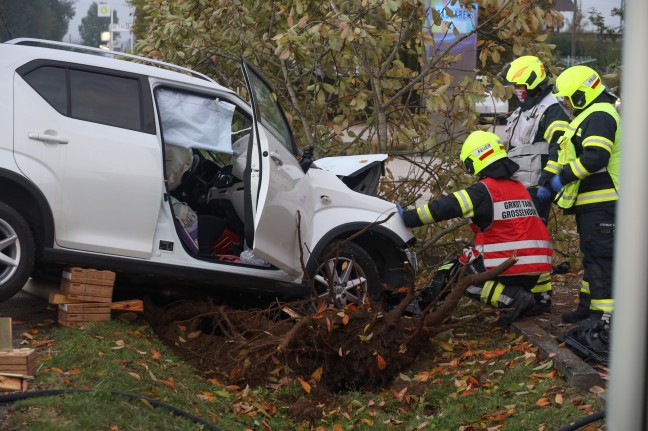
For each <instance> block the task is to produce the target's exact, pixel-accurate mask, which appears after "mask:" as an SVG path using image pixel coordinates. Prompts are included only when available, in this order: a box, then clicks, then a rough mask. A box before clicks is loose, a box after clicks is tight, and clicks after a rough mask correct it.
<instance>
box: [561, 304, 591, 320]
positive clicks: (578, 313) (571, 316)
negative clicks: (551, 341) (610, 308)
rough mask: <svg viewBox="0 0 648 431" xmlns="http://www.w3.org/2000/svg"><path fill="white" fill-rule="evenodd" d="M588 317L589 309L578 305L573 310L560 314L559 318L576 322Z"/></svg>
mask: <svg viewBox="0 0 648 431" xmlns="http://www.w3.org/2000/svg"><path fill="white" fill-rule="evenodd" d="M589 317H590V311H589V309H588V308H585V307H583V306H582V305H580V304H579V305H578V307H576V309H575V310H572V311H566V312H564V313H562V314H561V315H560V318H561V319H562V321H563V322H565V323H576V322H580V321H583V320H586V319H587V318H589Z"/></svg>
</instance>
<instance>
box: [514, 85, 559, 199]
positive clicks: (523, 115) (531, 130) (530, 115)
mask: <svg viewBox="0 0 648 431" xmlns="http://www.w3.org/2000/svg"><path fill="white" fill-rule="evenodd" d="M556 103H558V99H556V98H555V97H554V95H553V94H551V93H549V94H547V95H546V96H545V97H543V98H542V100H540V101H539V102H538V103H537V104H536V105H535V106H534V107H533V108H531V109H527V110H526V111H523V110H522V108H517V109H516V110H515V111H513V113H512V114H511V115H510V116H509V118H508V120H507V122H506V139H507V141H508V148H507V152H508V157H509V159H511V160H513V161H514V162H515V163H517V164H518V165H519V166H520V169H518V171H517V172H516V173H515V174H514V175H513V177H512V178H513V179H514V180H517V181H519V182H521V183H522V184H524V185H525V186H526V187H535V186H537V185H538V181H539V180H540V174H541V173H542V156H543V155H547V154H549V144H548V143H547V141H538V142H534V141H535V137H536V134H537V133H538V128H539V126H540V119H541V118H542V115H543V114H544V112H545V111H546V110H547V108H549V107H550V106H551V105H553V104H556Z"/></svg>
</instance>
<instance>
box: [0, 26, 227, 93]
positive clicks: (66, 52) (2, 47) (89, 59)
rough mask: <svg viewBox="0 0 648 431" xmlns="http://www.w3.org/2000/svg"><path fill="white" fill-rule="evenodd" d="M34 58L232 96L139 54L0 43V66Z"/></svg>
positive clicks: (203, 79) (31, 42)
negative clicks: (169, 82)
mask: <svg viewBox="0 0 648 431" xmlns="http://www.w3.org/2000/svg"><path fill="white" fill-rule="evenodd" d="M36 59H49V60H56V61H63V62H70V63H75V64H82V65H86V66H95V67H102V68H105V69H111V70H115V71H124V72H131V73H137V74H140V75H146V76H150V77H155V78H160V79H168V80H173V81H178V82H184V83H188V84H192V85H198V86H202V87H207V88H211V89H217V90H220V91H225V92H229V93H233V94H234V92H233V91H232V90H230V89H229V88H227V87H223V86H222V85H220V84H218V83H217V82H216V81H214V80H213V79H212V78H210V77H208V76H207V75H204V74H202V73H200V72H196V71H194V70H191V69H189V68H186V67H182V66H178V65H175V64H171V63H166V62H163V61H159V60H154V59H151V58H146V57H141V56H138V55H133V54H128V53H123V52H117V51H108V50H103V49H100V48H93V47H87V46H82V45H75V44H70V43H64V42H56V41H50V40H44V39H31V38H19V39H12V40H9V41H6V42H4V43H1V44H0V64H1V63H4V64H7V63H9V64H11V63H13V66H14V67H18V66H20V65H22V64H24V63H26V62H28V61H30V60H36Z"/></svg>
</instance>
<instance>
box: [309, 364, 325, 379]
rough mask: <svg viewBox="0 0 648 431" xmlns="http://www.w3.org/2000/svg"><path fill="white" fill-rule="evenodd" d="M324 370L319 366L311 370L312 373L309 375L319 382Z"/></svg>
mask: <svg viewBox="0 0 648 431" xmlns="http://www.w3.org/2000/svg"><path fill="white" fill-rule="evenodd" d="M323 372H324V369H323V368H322V367H319V368H318V369H316V370H315V371H313V374H311V377H312V378H313V379H315V381H316V382H319V381H320V380H321V378H322V373H323Z"/></svg>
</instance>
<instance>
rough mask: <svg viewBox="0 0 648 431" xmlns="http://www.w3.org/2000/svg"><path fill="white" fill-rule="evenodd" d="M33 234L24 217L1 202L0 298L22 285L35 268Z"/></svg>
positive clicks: (16, 290)
mask: <svg viewBox="0 0 648 431" xmlns="http://www.w3.org/2000/svg"><path fill="white" fill-rule="evenodd" d="M34 255H35V245H34V236H33V234H32V232H31V229H30V228H29V225H28V224H27V222H26V221H25V219H24V218H23V217H22V216H21V215H20V214H18V213H17V212H16V211H15V210H14V209H13V208H12V207H10V206H8V205H6V204H4V203H2V202H0V301H5V300H7V299H9V298H11V297H12V296H14V295H15V294H16V293H18V291H20V289H22V288H23V286H24V285H25V283H26V282H27V279H28V278H29V275H30V274H31V272H32V269H33V268H34Z"/></svg>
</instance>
